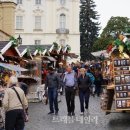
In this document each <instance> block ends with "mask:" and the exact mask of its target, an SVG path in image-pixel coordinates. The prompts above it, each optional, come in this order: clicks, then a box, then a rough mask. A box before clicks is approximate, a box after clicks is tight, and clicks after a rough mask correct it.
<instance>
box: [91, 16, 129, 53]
mask: <svg viewBox="0 0 130 130" xmlns="http://www.w3.org/2000/svg"><path fill="white" fill-rule="evenodd" d="M129 26H130V22H129V18H127V17H111V18H110V20H109V21H108V23H107V25H106V27H105V28H104V29H103V32H102V34H101V35H100V37H99V38H98V39H97V40H96V41H95V43H94V45H93V51H99V50H104V49H106V48H107V46H108V44H110V43H111V42H112V41H113V40H114V39H113V37H112V36H111V34H112V32H116V33H119V34H120V33H122V32H126V27H129Z"/></svg>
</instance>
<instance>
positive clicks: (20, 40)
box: [17, 35, 22, 45]
mask: <svg viewBox="0 0 130 130" xmlns="http://www.w3.org/2000/svg"><path fill="white" fill-rule="evenodd" d="M17 40H18V44H19V45H21V44H22V38H21V37H20V35H19V36H18V38H17Z"/></svg>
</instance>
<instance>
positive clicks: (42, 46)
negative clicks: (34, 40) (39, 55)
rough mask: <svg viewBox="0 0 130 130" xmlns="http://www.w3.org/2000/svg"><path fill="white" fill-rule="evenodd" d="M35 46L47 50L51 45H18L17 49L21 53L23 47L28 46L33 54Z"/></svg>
mask: <svg viewBox="0 0 130 130" xmlns="http://www.w3.org/2000/svg"><path fill="white" fill-rule="evenodd" d="M37 47H39V48H44V49H47V50H49V48H50V47H51V45H21V46H19V47H18V49H19V51H20V53H22V52H23V51H24V50H25V49H27V48H28V49H30V52H31V54H32V55H33V54H34V53H35V51H36V50H37Z"/></svg>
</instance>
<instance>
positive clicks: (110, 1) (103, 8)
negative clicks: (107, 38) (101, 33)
mask: <svg viewBox="0 0 130 130" xmlns="http://www.w3.org/2000/svg"><path fill="white" fill-rule="evenodd" d="M94 1H95V4H96V5H97V7H96V9H95V10H96V11H98V13H99V15H100V19H99V21H100V22H101V27H102V29H103V28H104V27H105V26H106V24H107V22H108V20H109V19H110V18H111V16H123V17H128V18H130V0H94Z"/></svg>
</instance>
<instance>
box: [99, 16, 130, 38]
mask: <svg viewBox="0 0 130 130" xmlns="http://www.w3.org/2000/svg"><path fill="white" fill-rule="evenodd" d="M128 26H130V22H129V18H127V17H111V18H110V20H109V21H108V23H107V26H106V27H105V28H104V29H103V32H102V34H101V37H107V36H108V35H110V33H111V32H118V33H121V32H125V31H126V27H128Z"/></svg>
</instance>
